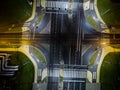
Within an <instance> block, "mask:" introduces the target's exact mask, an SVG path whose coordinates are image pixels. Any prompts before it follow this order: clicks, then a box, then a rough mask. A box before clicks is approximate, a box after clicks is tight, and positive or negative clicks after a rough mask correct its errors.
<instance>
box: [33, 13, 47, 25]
mask: <svg viewBox="0 0 120 90" xmlns="http://www.w3.org/2000/svg"><path fill="white" fill-rule="evenodd" d="M44 16H45V14H44V13H41V14H40V16H39V17H38V20H37V21H36V23H35V25H37V24H39V23H40V22H41V21H42V19H43V17H44Z"/></svg>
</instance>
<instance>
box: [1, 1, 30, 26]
mask: <svg viewBox="0 0 120 90" xmlns="http://www.w3.org/2000/svg"><path fill="white" fill-rule="evenodd" d="M0 11H1V12H2V13H1V14H0V27H4V26H7V25H12V24H21V23H24V22H25V21H26V20H27V19H28V18H30V16H31V14H32V6H31V5H29V3H28V0H7V1H5V0H2V1H1V2H0Z"/></svg>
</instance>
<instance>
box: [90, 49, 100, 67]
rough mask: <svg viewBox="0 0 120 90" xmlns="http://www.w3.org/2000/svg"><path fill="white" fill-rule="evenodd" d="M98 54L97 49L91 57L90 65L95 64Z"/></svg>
mask: <svg viewBox="0 0 120 90" xmlns="http://www.w3.org/2000/svg"><path fill="white" fill-rule="evenodd" d="M97 55H98V51H96V52H95V53H94V54H93V55H92V57H91V58H90V62H89V64H88V65H89V66H92V65H93V64H94V62H95V60H96V58H97Z"/></svg>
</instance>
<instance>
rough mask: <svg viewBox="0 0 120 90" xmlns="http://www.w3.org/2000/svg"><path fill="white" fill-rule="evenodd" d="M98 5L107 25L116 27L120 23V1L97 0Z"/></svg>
mask: <svg viewBox="0 0 120 90" xmlns="http://www.w3.org/2000/svg"><path fill="white" fill-rule="evenodd" d="M97 7H98V11H99V13H100V16H101V17H102V19H103V21H104V22H105V23H106V24H107V25H111V26H114V27H118V26H119V25H120V3H113V2H112V0H97ZM119 28H120V26H119Z"/></svg>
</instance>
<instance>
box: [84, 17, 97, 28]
mask: <svg viewBox="0 0 120 90" xmlns="http://www.w3.org/2000/svg"><path fill="white" fill-rule="evenodd" d="M86 18H87V21H88V22H89V24H90V25H91V26H92V27H93V28H94V29H96V30H98V28H99V27H98V24H97V23H96V22H95V20H94V19H93V17H92V16H90V15H87V16H86Z"/></svg>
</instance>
